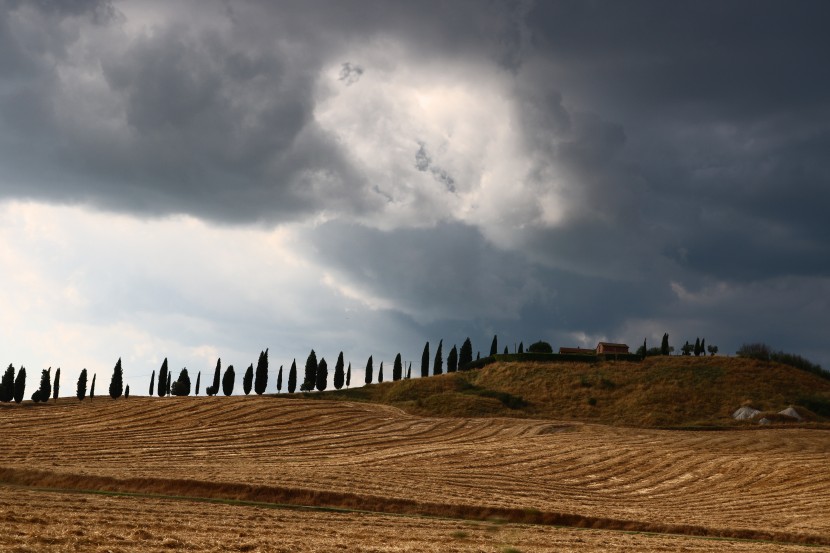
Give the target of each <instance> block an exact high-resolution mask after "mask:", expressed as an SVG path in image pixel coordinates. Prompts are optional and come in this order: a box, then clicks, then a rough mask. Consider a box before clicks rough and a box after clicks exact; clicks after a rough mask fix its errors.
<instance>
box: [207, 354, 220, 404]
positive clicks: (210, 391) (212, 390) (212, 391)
mask: <svg viewBox="0 0 830 553" xmlns="http://www.w3.org/2000/svg"><path fill="white" fill-rule="evenodd" d="M221 373H222V358H219V359H217V360H216V370H215V371H214V372H213V384H211V385H210V386H208V387H207V388H205V393H206V394H207V395H209V396H215V395H216V394H218V393H219V376H220V374H221Z"/></svg>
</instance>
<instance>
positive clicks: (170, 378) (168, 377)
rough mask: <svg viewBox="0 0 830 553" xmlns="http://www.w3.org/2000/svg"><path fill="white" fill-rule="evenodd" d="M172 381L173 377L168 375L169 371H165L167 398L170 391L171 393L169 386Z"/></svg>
mask: <svg viewBox="0 0 830 553" xmlns="http://www.w3.org/2000/svg"><path fill="white" fill-rule="evenodd" d="M172 380H173V375H172V374H171V373H170V371H167V395H168V396H169V395H170V391H171V386H170V384H171V382H172Z"/></svg>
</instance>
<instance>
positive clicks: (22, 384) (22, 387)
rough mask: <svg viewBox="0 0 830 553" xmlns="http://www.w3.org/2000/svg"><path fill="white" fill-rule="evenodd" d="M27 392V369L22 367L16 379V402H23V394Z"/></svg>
mask: <svg viewBox="0 0 830 553" xmlns="http://www.w3.org/2000/svg"><path fill="white" fill-rule="evenodd" d="M25 392H26V368H25V367H22V366H21V367H20V370H19V371H17V378H15V379H14V402H15V403H20V402H21V401H23V394H24V393H25Z"/></svg>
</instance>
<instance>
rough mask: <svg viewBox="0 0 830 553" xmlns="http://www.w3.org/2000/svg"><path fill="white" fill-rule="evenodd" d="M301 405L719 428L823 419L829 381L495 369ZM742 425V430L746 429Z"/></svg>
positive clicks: (740, 361)
mask: <svg viewBox="0 0 830 553" xmlns="http://www.w3.org/2000/svg"><path fill="white" fill-rule="evenodd" d="M305 396H306V397H308V398H312V397H313V398H317V399H345V400H351V401H368V402H373V403H383V404H387V405H393V406H396V407H399V408H402V409H404V410H406V411H408V412H411V413H414V414H419V415H432V416H435V415H438V416H466V417H470V416H475V417H480V416H488V417H503V416H507V417H530V418H553V419H565V420H580V421H589V422H598V423H603V424H615V425H627V426H652V427H653V426H657V427H685V426H712V425H715V426H722V425H736V424H739V423H737V422H736V421H734V420H733V419H732V417H731V415H732V413H733V412H734V411H735V410H736V409H737V408H739V407H741V406H742V405H746V404H749V405H752V406H753V407H755V408H756V409H760V410H761V411H765V412H778V411H781V410H782V409H785V408H786V407H788V406H790V405H795V406H797V407H798V409H799V411H800V412H801V413H803V414H804V415H806V420H807V421H811V422H813V423H820V422H826V421H827V420H828V419H830V380H827V379H824V378H821V377H820V376H817V375H815V374H812V373H809V372H805V371H802V370H800V369H797V368H794V367H791V366H788V365H783V364H780V363H774V362H765V361H758V360H754V359H744V358H729V357H675V356H672V357H649V358H647V359H646V360H644V361H642V362H623V361H619V362H617V361H604V362H599V363H577V362H559V363H547V362H544V363H543V362H533V361H531V362H522V361H509V362H496V363H493V364H490V365H487V366H485V367H483V368H481V369H476V370H472V371H467V372H458V373H451V374H445V375H441V376H437V377H430V378H425V379H412V380H402V381H398V382H385V383H381V384H375V385H372V386H368V387H364V388H355V389H351V390H339V391H332V392H324V393H322V394H305ZM744 424H746V423H744Z"/></svg>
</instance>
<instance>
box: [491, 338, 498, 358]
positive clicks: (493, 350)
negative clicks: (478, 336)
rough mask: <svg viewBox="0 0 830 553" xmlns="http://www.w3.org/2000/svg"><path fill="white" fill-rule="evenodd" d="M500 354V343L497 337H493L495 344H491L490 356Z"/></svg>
mask: <svg viewBox="0 0 830 553" xmlns="http://www.w3.org/2000/svg"><path fill="white" fill-rule="evenodd" d="M498 352H499V341H498V338H497V336H496V335H495V334H494V335H493V343H492V344H490V355H495V354H497V353H498Z"/></svg>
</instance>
